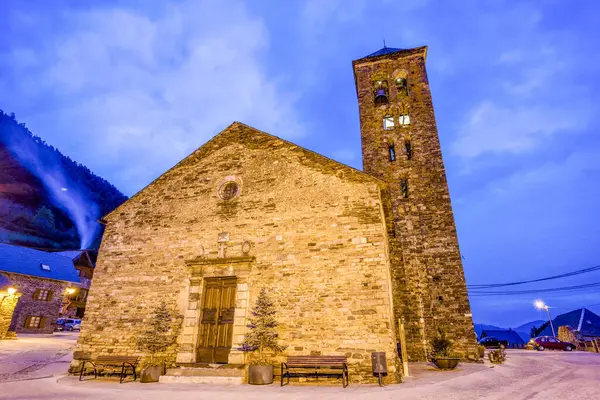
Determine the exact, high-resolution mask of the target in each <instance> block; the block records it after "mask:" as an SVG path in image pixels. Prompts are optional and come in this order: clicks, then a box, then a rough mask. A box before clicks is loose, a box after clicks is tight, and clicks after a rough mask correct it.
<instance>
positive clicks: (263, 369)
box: [248, 365, 273, 385]
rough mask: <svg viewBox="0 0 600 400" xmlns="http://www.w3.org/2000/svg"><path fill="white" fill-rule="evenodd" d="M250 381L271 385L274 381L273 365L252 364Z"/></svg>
mask: <svg viewBox="0 0 600 400" xmlns="http://www.w3.org/2000/svg"><path fill="white" fill-rule="evenodd" d="M248 383H249V384H251V385H270V384H271V383H273V366H272V365H250V366H249V367H248Z"/></svg>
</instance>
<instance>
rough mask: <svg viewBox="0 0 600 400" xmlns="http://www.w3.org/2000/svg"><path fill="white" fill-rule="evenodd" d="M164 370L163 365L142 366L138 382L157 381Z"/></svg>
mask: <svg viewBox="0 0 600 400" xmlns="http://www.w3.org/2000/svg"><path fill="white" fill-rule="evenodd" d="M164 372H165V366H164V365H149V366H147V367H144V368H142V372H141V374H140V382H142V383H151V382H158V379H159V378H160V376H161V375H163V374H164Z"/></svg>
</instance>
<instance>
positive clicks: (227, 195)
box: [219, 182, 240, 200]
mask: <svg viewBox="0 0 600 400" xmlns="http://www.w3.org/2000/svg"><path fill="white" fill-rule="evenodd" d="M239 192H240V187H239V186H238V184H237V183H235V182H227V183H224V184H223V185H222V186H221V188H220V189H219V195H220V196H221V198H222V199H223V200H231V199H233V198H234V197H235V196H237V195H238V193H239Z"/></svg>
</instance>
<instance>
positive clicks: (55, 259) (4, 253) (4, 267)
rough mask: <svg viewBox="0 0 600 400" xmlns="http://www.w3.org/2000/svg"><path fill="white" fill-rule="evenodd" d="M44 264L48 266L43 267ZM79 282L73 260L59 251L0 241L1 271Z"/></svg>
mask: <svg viewBox="0 0 600 400" xmlns="http://www.w3.org/2000/svg"><path fill="white" fill-rule="evenodd" d="M42 265H44V266H47V267H44V268H46V269H44V268H42ZM2 271H4V272H11V273H14V274H21V275H29V276H35V277H39V278H47V279H54V280H57V281H66V282H74V283H79V282H80V280H79V276H78V274H77V271H76V270H75V267H74V266H73V261H72V260H71V259H70V258H68V257H65V256H63V255H60V254H58V253H48V252H45V251H41V250H35V249H30V248H28V247H21V246H14V245H10V244H4V243H0V272H2Z"/></svg>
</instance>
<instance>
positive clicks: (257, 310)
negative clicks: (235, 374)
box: [242, 289, 285, 365]
mask: <svg viewBox="0 0 600 400" xmlns="http://www.w3.org/2000/svg"><path fill="white" fill-rule="evenodd" d="M275 313H276V311H275V307H274V305H273V302H272V301H271V300H270V299H269V297H268V296H267V291H266V290H265V289H262V290H261V291H260V293H259V295H258V298H257V299H256V304H255V306H254V308H253V309H252V311H251V314H252V317H251V318H249V320H250V323H249V324H248V325H247V327H248V329H249V330H248V332H246V336H245V338H244V342H243V343H242V348H243V350H244V351H248V352H255V351H256V352H258V355H257V356H255V357H254V359H253V360H252V362H251V364H253V365H269V364H270V362H269V359H268V357H267V356H266V354H265V351H268V350H271V351H272V352H274V353H279V352H281V351H283V350H284V349H285V347H283V346H280V345H279V343H278V342H277V339H278V337H279V335H278V334H277V331H276V329H275V328H277V325H278V324H277V321H276V320H275Z"/></svg>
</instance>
